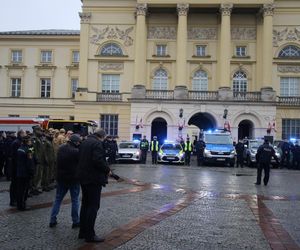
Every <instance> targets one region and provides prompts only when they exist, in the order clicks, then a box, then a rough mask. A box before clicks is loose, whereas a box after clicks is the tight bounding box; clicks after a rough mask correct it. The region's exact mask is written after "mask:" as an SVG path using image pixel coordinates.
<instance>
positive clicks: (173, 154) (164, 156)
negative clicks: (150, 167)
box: [157, 141, 184, 164]
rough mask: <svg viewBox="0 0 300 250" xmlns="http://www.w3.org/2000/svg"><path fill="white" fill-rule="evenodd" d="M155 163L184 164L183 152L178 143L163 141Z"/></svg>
mask: <svg viewBox="0 0 300 250" xmlns="http://www.w3.org/2000/svg"><path fill="white" fill-rule="evenodd" d="M157 162H160V163H171V162H172V163H181V164H183V163H184V151H183V148H182V146H181V144H180V143H178V142H172V141H165V143H164V144H163V145H161V147H160V150H159V152H158V157H157Z"/></svg>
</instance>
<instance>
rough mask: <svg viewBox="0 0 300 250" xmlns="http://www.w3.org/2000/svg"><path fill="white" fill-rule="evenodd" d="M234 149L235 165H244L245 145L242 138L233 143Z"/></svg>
mask: <svg viewBox="0 0 300 250" xmlns="http://www.w3.org/2000/svg"><path fill="white" fill-rule="evenodd" d="M235 151H236V167H237V168H238V167H239V166H241V168H242V167H243V166H244V151H245V145H244V143H243V141H242V140H239V142H238V143H237V144H236V145H235Z"/></svg>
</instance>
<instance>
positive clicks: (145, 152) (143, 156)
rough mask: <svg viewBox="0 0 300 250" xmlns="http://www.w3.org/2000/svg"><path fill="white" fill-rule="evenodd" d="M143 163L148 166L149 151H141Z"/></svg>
mask: <svg viewBox="0 0 300 250" xmlns="http://www.w3.org/2000/svg"><path fill="white" fill-rule="evenodd" d="M141 154H142V155H141V162H142V163H144V164H146V161H147V150H141Z"/></svg>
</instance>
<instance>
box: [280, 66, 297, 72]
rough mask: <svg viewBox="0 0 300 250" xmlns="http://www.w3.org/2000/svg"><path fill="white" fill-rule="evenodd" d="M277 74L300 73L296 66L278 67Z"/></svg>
mask: <svg viewBox="0 0 300 250" xmlns="http://www.w3.org/2000/svg"><path fill="white" fill-rule="evenodd" d="M277 70H278V72H281V73H300V66H298V65H278V67H277Z"/></svg>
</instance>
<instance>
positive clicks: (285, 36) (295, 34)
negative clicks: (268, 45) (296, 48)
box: [273, 27, 300, 47]
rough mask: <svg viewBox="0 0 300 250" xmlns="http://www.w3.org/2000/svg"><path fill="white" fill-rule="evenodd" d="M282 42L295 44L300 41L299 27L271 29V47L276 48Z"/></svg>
mask: <svg viewBox="0 0 300 250" xmlns="http://www.w3.org/2000/svg"><path fill="white" fill-rule="evenodd" d="M282 41H288V42H295V41H300V27H295V28H288V27H286V28H285V29H280V30H279V29H273V45H274V46H275V47H278V46H279V45H278V43H279V42H282Z"/></svg>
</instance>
